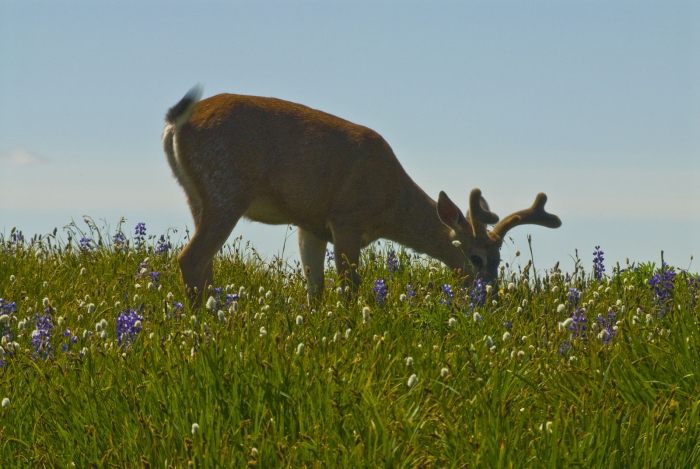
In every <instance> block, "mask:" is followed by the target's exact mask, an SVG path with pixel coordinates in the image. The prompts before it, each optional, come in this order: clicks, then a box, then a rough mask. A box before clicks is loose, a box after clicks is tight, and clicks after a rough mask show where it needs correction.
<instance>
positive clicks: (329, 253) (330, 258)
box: [326, 249, 335, 262]
mask: <svg viewBox="0 0 700 469" xmlns="http://www.w3.org/2000/svg"><path fill="white" fill-rule="evenodd" d="M326 259H327V260H328V262H332V261H333V260H335V252H334V251H329V250H328V249H326Z"/></svg>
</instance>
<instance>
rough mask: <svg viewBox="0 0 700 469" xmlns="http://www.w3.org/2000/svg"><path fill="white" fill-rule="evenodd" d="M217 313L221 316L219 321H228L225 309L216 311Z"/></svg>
mask: <svg viewBox="0 0 700 469" xmlns="http://www.w3.org/2000/svg"><path fill="white" fill-rule="evenodd" d="M216 315H217V316H218V317H219V321H221V322H225V321H226V313H225V312H224V311H223V310H221V309H220V310H219V312H218V313H216Z"/></svg>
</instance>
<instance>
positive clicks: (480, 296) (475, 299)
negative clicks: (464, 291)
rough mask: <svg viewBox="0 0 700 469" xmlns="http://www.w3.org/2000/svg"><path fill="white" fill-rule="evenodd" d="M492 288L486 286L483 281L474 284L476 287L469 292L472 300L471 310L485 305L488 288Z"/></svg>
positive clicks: (478, 280) (479, 280)
mask: <svg viewBox="0 0 700 469" xmlns="http://www.w3.org/2000/svg"><path fill="white" fill-rule="evenodd" d="M490 286H491V285H484V283H483V282H482V280H481V279H477V280H476V282H474V286H473V287H472V289H471V290H470V291H469V296H470V297H471V299H472V302H471V303H470V304H469V308H470V309H472V310H473V309H474V307H475V306H481V305H483V304H484V302H485V301H486V287H490Z"/></svg>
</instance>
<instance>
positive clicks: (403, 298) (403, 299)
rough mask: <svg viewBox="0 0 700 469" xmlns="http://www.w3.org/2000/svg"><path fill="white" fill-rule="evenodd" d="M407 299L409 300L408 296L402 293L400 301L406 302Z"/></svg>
mask: <svg viewBox="0 0 700 469" xmlns="http://www.w3.org/2000/svg"><path fill="white" fill-rule="evenodd" d="M407 299H408V297H407V296H406V294H405V293H401V295H399V301H406V300H407Z"/></svg>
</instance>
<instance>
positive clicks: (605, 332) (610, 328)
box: [596, 313, 616, 344]
mask: <svg viewBox="0 0 700 469" xmlns="http://www.w3.org/2000/svg"><path fill="white" fill-rule="evenodd" d="M596 321H597V322H598V325H599V326H600V327H601V331H600V333H599V334H598V338H599V339H601V340H602V341H603V342H604V343H606V344H607V343H610V341H611V340H612V339H613V335H614V334H615V332H616V331H615V313H608V317H607V318H603V317H602V316H598V317H597V318H596Z"/></svg>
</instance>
